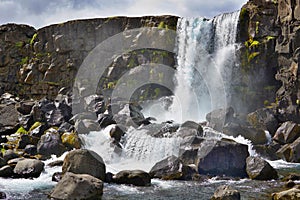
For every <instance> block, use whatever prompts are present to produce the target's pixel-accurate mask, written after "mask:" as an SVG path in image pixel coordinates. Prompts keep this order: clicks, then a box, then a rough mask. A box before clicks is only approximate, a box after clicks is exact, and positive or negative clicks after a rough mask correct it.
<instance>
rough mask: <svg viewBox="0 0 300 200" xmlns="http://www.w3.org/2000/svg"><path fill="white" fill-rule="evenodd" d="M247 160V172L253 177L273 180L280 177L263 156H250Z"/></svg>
mask: <svg viewBox="0 0 300 200" xmlns="http://www.w3.org/2000/svg"><path fill="white" fill-rule="evenodd" d="M246 162H247V166H246V170H247V174H248V176H249V177H250V178H251V179H255V180H272V179H277V178H278V174H277V171H276V170H275V169H274V168H273V167H272V166H271V165H270V164H269V163H268V162H267V161H265V160H263V159H262V158H259V157H253V156H250V157H248V158H247V160H246Z"/></svg>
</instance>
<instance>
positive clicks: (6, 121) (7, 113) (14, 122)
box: [0, 104, 20, 135]
mask: <svg viewBox="0 0 300 200" xmlns="http://www.w3.org/2000/svg"><path fill="white" fill-rule="evenodd" d="M19 117H20V114H19V112H18V111H17V109H16V108H15V105H14V104H9V105H5V104H1V105H0V135H2V134H6V135H9V134H13V133H14V132H15V131H16V130H17V129H18V124H19Z"/></svg>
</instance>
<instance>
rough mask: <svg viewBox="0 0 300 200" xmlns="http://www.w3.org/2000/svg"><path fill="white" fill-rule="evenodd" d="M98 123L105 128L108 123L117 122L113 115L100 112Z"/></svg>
mask: <svg viewBox="0 0 300 200" xmlns="http://www.w3.org/2000/svg"><path fill="white" fill-rule="evenodd" d="M98 123H99V124H100V127H101V128H105V127H107V126H108V125H111V124H116V121H115V120H114V119H113V116H112V115H109V114H99V115H98Z"/></svg>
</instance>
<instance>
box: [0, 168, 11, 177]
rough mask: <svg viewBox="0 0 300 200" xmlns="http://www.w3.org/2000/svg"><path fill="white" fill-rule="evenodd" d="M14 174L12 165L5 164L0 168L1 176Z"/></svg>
mask: <svg viewBox="0 0 300 200" xmlns="http://www.w3.org/2000/svg"><path fill="white" fill-rule="evenodd" d="M13 175H14V169H13V167H11V166H10V165H5V166H3V167H1V168H0V177H12V176H13Z"/></svg>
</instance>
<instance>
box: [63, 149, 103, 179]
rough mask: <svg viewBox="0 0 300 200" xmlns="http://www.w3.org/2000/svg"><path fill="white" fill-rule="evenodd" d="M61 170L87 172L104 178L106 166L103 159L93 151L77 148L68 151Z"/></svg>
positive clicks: (65, 171)
mask: <svg viewBox="0 0 300 200" xmlns="http://www.w3.org/2000/svg"><path fill="white" fill-rule="evenodd" d="M62 172H63V173H67V172H72V173H75V174H89V175H91V176H94V177H96V178H99V179H100V180H102V181H104V180H105V173H106V167H105V164H104V162H103V159H102V158H101V157H100V156H99V155H98V154H97V153H95V152H94V151H91V150H86V149H79V150H73V151H71V152H69V153H68V154H67V155H66V157H65V159H64V163H63V166H62Z"/></svg>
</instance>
